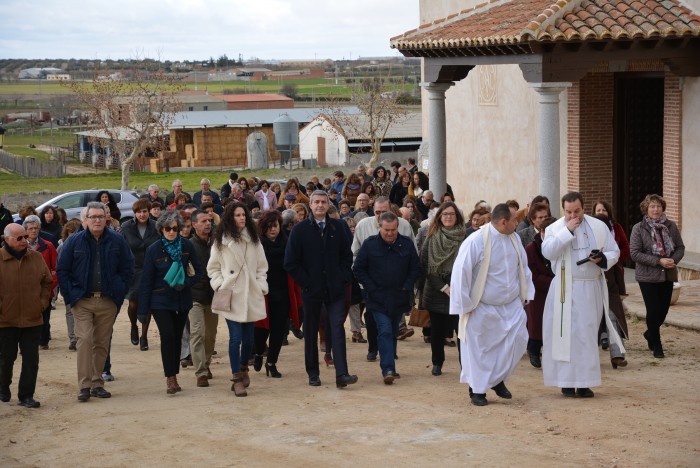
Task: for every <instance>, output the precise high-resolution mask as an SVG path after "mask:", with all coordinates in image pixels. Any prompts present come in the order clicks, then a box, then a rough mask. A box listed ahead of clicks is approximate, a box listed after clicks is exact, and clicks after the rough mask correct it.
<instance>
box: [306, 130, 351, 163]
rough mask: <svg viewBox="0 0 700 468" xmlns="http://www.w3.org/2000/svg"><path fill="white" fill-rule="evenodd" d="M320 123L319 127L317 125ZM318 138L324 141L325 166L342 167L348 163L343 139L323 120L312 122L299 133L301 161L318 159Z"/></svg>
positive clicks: (345, 144)
mask: <svg viewBox="0 0 700 468" xmlns="http://www.w3.org/2000/svg"><path fill="white" fill-rule="evenodd" d="M319 122H320V125H319ZM318 137H323V138H325V139H326V164H328V165H329V166H344V165H345V164H347V161H348V154H347V143H346V141H345V137H344V136H342V135H340V134H338V132H337V131H336V129H335V128H334V127H333V126H332V125H331V124H330V123H329V122H328V121H327V120H325V119H321V120H320V121H314V122H311V123H309V124H308V125H306V126H305V127H304V128H302V129H301V130H300V131H299V155H300V157H301V159H318Z"/></svg>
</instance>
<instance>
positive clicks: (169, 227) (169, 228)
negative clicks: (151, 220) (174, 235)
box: [163, 226, 180, 232]
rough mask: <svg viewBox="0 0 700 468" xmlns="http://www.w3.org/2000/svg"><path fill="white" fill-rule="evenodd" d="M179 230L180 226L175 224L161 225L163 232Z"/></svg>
mask: <svg viewBox="0 0 700 468" xmlns="http://www.w3.org/2000/svg"><path fill="white" fill-rule="evenodd" d="M179 230H180V228H179V227H177V226H163V231H165V232H173V231H175V232H178V231H179Z"/></svg>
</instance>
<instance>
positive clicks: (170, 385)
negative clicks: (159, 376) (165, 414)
mask: <svg viewBox="0 0 700 468" xmlns="http://www.w3.org/2000/svg"><path fill="white" fill-rule="evenodd" d="M174 379H175V377H166V379H165V382H166V386H167V389H166V390H165V393H167V394H168V395H174V394H175V393H176V392H177V389H176V388H175V383H174Z"/></svg>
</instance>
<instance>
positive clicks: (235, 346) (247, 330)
mask: <svg viewBox="0 0 700 468" xmlns="http://www.w3.org/2000/svg"><path fill="white" fill-rule="evenodd" d="M226 325H228V358H229V360H230V361H231V372H233V373H234V374H236V373H238V372H240V371H241V365H244V366H247V365H248V359H250V353H251V351H252V350H253V330H254V328H255V322H246V323H240V322H234V321H233V320H228V319H227V320H226Z"/></svg>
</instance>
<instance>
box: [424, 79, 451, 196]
mask: <svg viewBox="0 0 700 468" xmlns="http://www.w3.org/2000/svg"><path fill="white" fill-rule="evenodd" d="M453 84H454V83H451V82H450V83H422V84H421V86H423V88H425V90H426V91H428V143H429V145H428V154H429V159H428V172H429V173H430V174H429V175H430V191H431V192H433V197H434V199H435V200H436V201H438V200H440V197H441V196H442V194H443V193H445V191H446V187H447V176H446V174H447V130H446V125H445V91H447V90H448V89H449V88H450V86H452V85H453Z"/></svg>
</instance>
